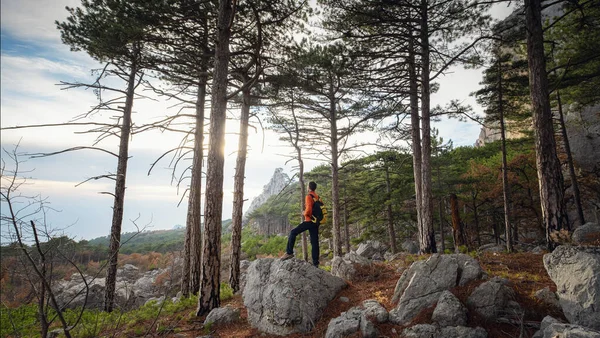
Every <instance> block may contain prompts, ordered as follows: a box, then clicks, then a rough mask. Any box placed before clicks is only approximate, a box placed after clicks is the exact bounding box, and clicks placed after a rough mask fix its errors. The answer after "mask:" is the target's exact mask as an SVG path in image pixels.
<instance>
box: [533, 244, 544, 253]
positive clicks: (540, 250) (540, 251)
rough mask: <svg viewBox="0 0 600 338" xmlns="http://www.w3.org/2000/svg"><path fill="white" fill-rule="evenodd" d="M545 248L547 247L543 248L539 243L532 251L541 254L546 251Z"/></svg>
mask: <svg viewBox="0 0 600 338" xmlns="http://www.w3.org/2000/svg"><path fill="white" fill-rule="evenodd" d="M545 250H546V249H545V248H543V247H542V246H541V245H538V246H536V247H534V248H533V249H531V250H530V252H531V253H534V254H541V253H544V251H545Z"/></svg>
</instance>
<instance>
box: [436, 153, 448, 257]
mask: <svg viewBox="0 0 600 338" xmlns="http://www.w3.org/2000/svg"><path fill="white" fill-rule="evenodd" d="M437 169H438V189H439V191H440V193H441V191H442V183H441V182H442V177H441V175H440V166H439V165H438V167H437ZM438 212H439V215H440V252H442V253H443V252H444V251H446V243H445V240H444V236H445V233H444V198H443V197H442V196H441V195H440V201H439V205H438Z"/></svg>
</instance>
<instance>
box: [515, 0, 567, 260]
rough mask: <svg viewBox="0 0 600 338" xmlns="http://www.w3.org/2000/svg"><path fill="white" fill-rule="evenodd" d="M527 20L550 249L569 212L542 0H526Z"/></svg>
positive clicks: (539, 171)
mask: <svg viewBox="0 0 600 338" xmlns="http://www.w3.org/2000/svg"><path fill="white" fill-rule="evenodd" d="M525 22H526V27H527V29H526V31H527V61H528V63H529V88H530V91H531V104H532V110H533V130H534V135H535V150H536V156H535V158H536V164H537V165H536V167H537V174H538V181H539V186H540V202H541V207H542V220H543V223H544V227H545V229H546V241H547V243H548V250H553V249H554V248H555V246H556V243H555V242H554V241H553V240H552V237H551V233H552V232H553V231H558V230H560V229H561V228H563V226H566V224H565V215H566V213H565V208H564V200H563V176H562V172H561V168H560V162H559V160H558V156H557V155H556V141H555V139H554V126H553V124H552V112H551V110H550V98H549V97H548V78H547V74H546V60H545V58H544V34H543V31H542V9H541V0H525Z"/></svg>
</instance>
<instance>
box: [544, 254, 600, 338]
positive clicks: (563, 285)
mask: <svg viewBox="0 0 600 338" xmlns="http://www.w3.org/2000/svg"><path fill="white" fill-rule="evenodd" d="M544 267H545V268H546V271H548V275H549V276H550V278H551V279H552V280H553V281H554V283H555V284H556V288H557V295H558V299H559V302H560V306H561V307H562V310H563V312H564V314H565V317H566V318H567V319H568V320H569V322H570V323H571V324H576V325H581V326H584V327H589V328H592V329H594V330H600V247H573V246H564V245H563V246H559V247H558V248H556V249H555V250H554V251H553V252H552V253H549V254H546V255H544Z"/></svg>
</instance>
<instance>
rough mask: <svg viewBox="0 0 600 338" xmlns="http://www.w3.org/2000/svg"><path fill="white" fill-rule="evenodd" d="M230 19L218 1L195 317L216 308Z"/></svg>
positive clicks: (225, 4) (226, 1) (226, 2)
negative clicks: (200, 262)
mask: <svg viewBox="0 0 600 338" xmlns="http://www.w3.org/2000/svg"><path fill="white" fill-rule="evenodd" d="M233 16H234V2H233V1H232V0H221V1H219V14H218V19H217V36H216V39H215V44H216V46H215V65H214V75H213V88H212V98H211V100H212V102H211V116H210V147H209V151H208V168H207V179H206V193H205V197H206V199H205V202H204V207H205V209H204V232H203V234H202V235H203V236H202V265H201V269H200V292H199V295H198V308H197V311H196V315H197V316H202V315H204V314H207V313H208V312H210V310H212V309H214V308H217V307H219V305H220V299H219V297H220V290H219V286H220V269H221V219H222V211H223V165H224V162H225V153H224V152H225V149H224V145H225V121H226V120H225V118H226V109H227V66H228V63H229V42H230V37H231V24H232V22H233Z"/></svg>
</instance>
